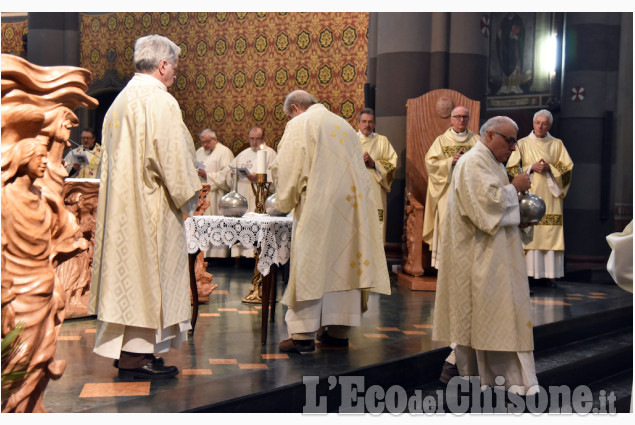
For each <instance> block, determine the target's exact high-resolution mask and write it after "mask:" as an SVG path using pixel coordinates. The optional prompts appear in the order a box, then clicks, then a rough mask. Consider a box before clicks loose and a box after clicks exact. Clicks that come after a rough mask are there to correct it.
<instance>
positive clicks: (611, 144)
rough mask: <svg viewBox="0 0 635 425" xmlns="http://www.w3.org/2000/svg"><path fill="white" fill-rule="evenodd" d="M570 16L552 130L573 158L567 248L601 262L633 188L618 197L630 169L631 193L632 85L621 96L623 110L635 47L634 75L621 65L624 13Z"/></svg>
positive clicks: (576, 256) (574, 257) (578, 257)
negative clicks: (623, 85) (617, 211)
mask: <svg viewBox="0 0 635 425" xmlns="http://www.w3.org/2000/svg"><path fill="white" fill-rule="evenodd" d="M565 19H566V20H565V41H564V43H565V47H564V71H563V82H562V107H561V112H560V115H559V117H557V120H558V122H557V123H554V131H553V134H554V136H556V137H559V138H561V139H562V140H563V141H564V143H565V146H566V147H567V150H568V151H569V154H570V155H571V158H572V159H573V162H574V167H573V175H572V181H571V188H570V189H569V193H568V194H567V197H566V198H565V201H564V232H565V252H566V254H567V258H568V259H569V260H571V261H573V262H575V261H592V260H594V259H597V260H598V261H599V260H601V258H602V257H603V256H606V255H608V253H609V252H610V250H609V247H608V245H607V243H606V239H605V237H606V235H607V234H609V233H611V232H613V231H614V226H613V212H612V209H613V205H614V203H615V201H616V200H617V197H618V196H619V198H620V199H624V193H623V192H622V190H623V189H626V188H627V187H626V186H623V185H622V187H621V189H622V190H620V194H619V195H617V194H616V187H617V182H618V181H622V182H623V177H624V176H626V175H627V174H628V173H630V176H631V177H630V179H631V182H630V188H631V189H630V190H631V191H632V162H631V160H630V159H631V158H632V154H631V155H629V156H628V159H627V158H625V154H626V151H628V150H629V149H628V148H625V146H624V145H625V144H628V145H629V146H630V152H632V90H631V91H630V92H628V93H624V95H623V96H620V99H621V102H622V105H623V106H624V105H625V104H627V103H628V104H629V106H628V107H625V108H624V110H623V111H622V110H620V111H618V108H617V107H618V98H617V92H618V90H617V87H618V82H619V80H620V78H619V77H620V75H624V77H623V78H624V79H626V78H630V79H631V88H632V57H633V56H632V47H631V51H630V54H626V52H623V53H624V54H625V56H626V58H624V59H628V60H629V61H630V65H629V66H630V70H631V71H630V72H631V73H630V75H628V76H626V74H625V73H623V72H624V71H626V68H628V66H627V65H626V64H624V65H623V66H624V68H625V69H623V70H620V57H621V55H620V53H621V45H620V44H621V43H620V21H621V14H620V13H567V14H566V18H565ZM631 22H632V16H631ZM630 31H632V25H631V28H630ZM630 37H632V32H631V33H630ZM631 46H632V38H631ZM626 47H627V46H626ZM620 71H622V72H620ZM620 91H621V90H620ZM624 96H626V98H625V97H624ZM629 96H630V97H629ZM622 113H624V114H629V117H628V118H626V117H625V116H623V115H622ZM616 117H617V118H616ZM625 119H626V120H627V121H628V120H630V128H631V132H630V138H628V140H626V139H625V138H624V137H629V136H628V135H627V134H625V133H620V141H619V143H618V142H617V140H616V134H618V131H617V129H618V128H622V127H623V125H622V124H621V123H617V121H618V120H619V121H624V120H625ZM616 143H617V145H618V146H617V149H615V146H616ZM611 152H613V154H611ZM611 156H613V158H612V159H611ZM603 157H604V158H605V159H603ZM615 161H617V162H615ZM625 161H626V162H629V164H628V170H626V169H624V166H625V163H624V162H625ZM612 162H613V163H615V164H616V165H618V164H619V165H620V167H619V169H618V168H617V167H613V166H612ZM614 168H616V170H615V171H617V173H619V175H616V174H617V173H615V172H614V170H613V169H614ZM630 202H631V204H632V195H631V196H630Z"/></svg>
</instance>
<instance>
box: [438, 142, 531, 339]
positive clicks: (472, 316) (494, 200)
mask: <svg viewBox="0 0 635 425" xmlns="http://www.w3.org/2000/svg"><path fill="white" fill-rule="evenodd" d="M519 223H520V214H519V212H518V196H517V194H516V190H515V189H514V187H513V186H512V185H510V184H509V181H508V179H507V173H506V172H505V166H504V165H503V164H501V163H499V162H498V161H497V160H496V159H495V157H494V155H493V154H492V152H491V151H490V150H489V149H488V148H487V146H485V145H484V144H483V143H482V142H480V141H479V142H477V143H476V145H474V147H473V148H472V149H471V150H470V151H469V152H468V153H466V154H465V155H463V157H462V158H461V160H460V161H459V162H457V164H456V166H455V168H454V172H453V176H452V182H451V184H450V193H449V195H448V205H447V215H446V217H445V221H444V224H443V228H442V237H441V247H440V249H441V255H442V256H443V261H442V262H441V264H440V267H439V274H438V278H437V292H436V297H435V305H434V323H433V334H432V337H433V339H434V340H437V341H447V342H454V343H456V344H459V345H465V346H469V347H472V348H474V349H475V350H491V351H531V350H533V332H532V328H533V325H532V321H531V304H530V303H531V302H530V298H529V285H528V283H527V271H526V269H525V261H524V258H523V248H522V240H521V230H520V229H519V227H518V224H519ZM526 236H528V237H531V228H528V229H526Z"/></svg>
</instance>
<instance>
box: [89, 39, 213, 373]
mask: <svg viewBox="0 0 635 425" xmlns="http://www.w3.org/2000/svg"><path fill="white" fill-rule="evenodd" d="M180 50H181V49H180V48H179V47H178V46H177V45H176V44H174V43H173V42H172V41H170V40H169V39H167V38H165V37H162V36H159V35H149V36H146V37H141V38H139V39H138V40H137V41H136V43H135V50H134V64H135V68H136V70H137V73H135V75H134V76H133V77H132V79H131V80H130V82H129V83H128V84H127V85H126V87H125V88H124V89H123V90H122V91H121V93H119V95H118V96H117V98H116V99H115V101H114V102H113V103H112V106H111V107H110V109H109V110H108V112H107V113H106V116H105V118H104V126H103V130H102V140H103V148H104V152H103V157H102V169H101V184H100V187H99V199H98V205H97V216H96V228H95V251H94V257H93V271H92V282H91V287H90V289H91V290H90V302H89V313H90V314H96V315H97V336H96V340H95V348H94V352H95V353H97V354H99V355H101V356H104V357H109V358H113V359H117V360H116V361H115V366H116V367H118V368H119V376H120V377H124V378H142V379H159V378H171V377H173V376H175V375H176V374H178V369H177V368H176V367H175V366H167V365H165V364H164V362H163V359H162V358H160V357H156V356H155V355H154V353H160V352H165V351H167V350H169V348H170V347H175V348H177V347H179V346H180V344H181V342H182V341H183V340H185V339H186V337H187V331H188V330H189V329H191V326H190V319H191V298H190V286H189V269H188V254H187V246H186V239H185V231H184V228H183V216H184V215H192V214H193V213H194V211H195V210H196V205H197V203H198V191H199V190H200V189H201V182H200V180H199V178H198V176H197V173H196V161H195V159H194V143H193V141H192V137H191V136H190V133H189V131H188V129H187V128H186V126H185V124H184V123H183V119H182V118H181V109H180V108H179V104H178V103H177V101H176V99H174V97H172V95H170V94H169V93H168V91H167V90H168V88H169V87H170V86H172V84H174V81H175V79H176V77H175V75H176V70H177V66H178V57H179V52H180Z"/></svg>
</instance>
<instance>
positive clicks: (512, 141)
mask: <svg viewBox="0 0 635 425" xmlns="http://www.w3.org/2000/svg"><path fill="white" fill-rule="evenodd" d="M494 134H498V135H499V136H501V137H502V138H503V139H505V141H506V142H507V143H508V144H510V145H515V144H516V143H517V142H518V139H516V138H514V137H507V136H505V135H504V134H500V133H499V132H498V131H494Z"/></svg>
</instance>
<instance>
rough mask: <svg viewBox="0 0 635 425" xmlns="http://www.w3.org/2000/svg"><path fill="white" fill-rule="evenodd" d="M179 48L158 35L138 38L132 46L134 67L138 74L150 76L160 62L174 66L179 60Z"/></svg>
mask: <svg viewBox="0 0 635 425" xmlns="http://www.w3.org/2000/svg"><path fill="white" fill-rule="evenodd" d="M180 53H181V48H180V47H179V46H177V45H176V44H174V42H173V41H172V40H170V39H169V38H167V37H163V36H161V35H158V34H153V35H146V36H145V37H141V38H138V39H137V41H136V42H135V45H134V55H133V60H134V66H135V69H136V70H137V71H138V72H142V73H145V74H150V73H152V72H154V70H156V69H157V68H158V67H159V63H161V61H162V60H165V61H167V62H168V63H169V64H172V65H174V64H175V63H176V61H177V60H178V59H179V54H180Z"/></svg>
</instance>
